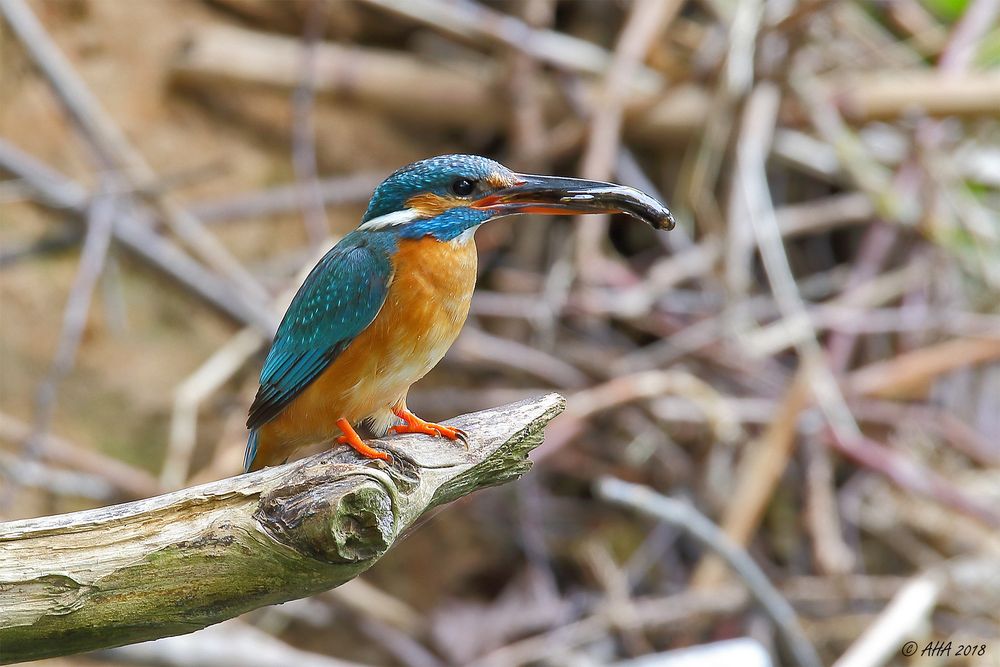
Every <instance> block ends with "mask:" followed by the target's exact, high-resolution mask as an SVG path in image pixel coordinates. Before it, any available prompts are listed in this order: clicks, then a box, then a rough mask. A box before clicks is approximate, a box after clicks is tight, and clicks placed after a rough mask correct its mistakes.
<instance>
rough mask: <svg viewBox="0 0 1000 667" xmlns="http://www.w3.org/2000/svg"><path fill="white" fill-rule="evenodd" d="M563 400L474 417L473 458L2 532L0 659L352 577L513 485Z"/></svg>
mask: <svg viewBox="0 0 1000 667" xmlns="http://www.w3.org/2000/svg"><path fill="white" fill-rule="evenodd" d="M564 405H565V401H564V399H563V398H562V397H561V396H559V395H557V394H548V395H546V396H542V397H540V398H534V399H528V400H525V401H521V402H519V403H514V404H511V405H507V406H503V407H500V408H494V409H491V410H486V411H483V412H479V413H474V414H470V415H464V416H462V417H458V418H456V419H455V420H454V421H453V422H452V423H454V424H455V425H456V426H460V427H462V428H463V429H465V430H466V431H467V432H468V433H469V440H470V444H469V448H468V450H464V449H462V448H461V447H460V446H456V445H455V443H451V442H446V441H441V440H434V439H429V438H425V437H419V436H394V437H392V438H388V439H386V440H380V441H376V442H375V443H374V444H375V446H377V447H382V448H385V449H387V450H388V451H390V452H392V454H393V456H394V463H393V464H392V465H390V466H386V465H385V464H383V463H381V462H372V461H359V459H358V456H357V455H356V454H355V453H354V452H353V451H352V450H349V449H347V448H342V447H338V448H335V449H334V450H331V451H328V452H324V453H322V454H318V455H316V456H313V457H310V458H306V459H302V460H299V461H296V462H294V463H291V464H288V465H284V466H276V467H273V468H266V469H264V470H262V471H259V472H256V473H252V474H248V475H240V476H238V477H232V478H228V479H224V480H220V481H217V482H212V483H209V484H205V485H202V486H198V487H193V488H190V489H184V490H182V491H177V492H175V493H170V494H167V495H163V496H158V497H155V498H150V499H148V500H141V501H137V502H133V503H127V504H124V505H116V506H112V507H105V508H101V509H96V510H90V511H85V512H77V513H73V514H64V515H59V516H52V517H44V518H40V519H28V520H23V521H13V522H10V523H6V524H0V563H2V566H0V645H2V646H3V653H2V655H0V662H3V663H10V662H18V661H23V660H34V659H38V658H43V657H49V656H56V655H67V654H71V653H75V652H80V651H87V650H93V649H97V648H104V647H111V646H120V645H123V644H128V643H134V642H138V641H144V640H148V639H155V638H158V637H166V636H171V635H178V634H184V633H187V632H192V631H194V630H197V629H199V628H202V627H205V626H207V625H211V624H213V623H218V622H220V621H223V620H225V619H228V618H232V617H234V616H237V615H238V614H241V613H243V612H246V611H249V610H251V609H255V608H257V607H261V606H264V605H268V604H275V603H279V602H285V601H287V600H292V599H296V598H301V597H305V596H307V595H311V594H314V593H317V592H320V591H323V590H327V589H330V588H333V587H335V586H338V585H340V584H342V583H344V582H346V581H349V580H350V579H353V578H354V577H355V576H357V575H358V574H359V573H361V572H362V571H364V570H366V569H367V568H368V567H370V566H371V565H372V564H373V563H374V562H375V561H377V560H378V559H379V558H380V557H381V556H382V555H383V554H384V553H385V552H386V551H387V550H388V549H389V547H391V546H392V544H393V543H394V542H395V540H396V539H397V537H399V536H400V535H401V534H402V533H403V532H404V531H405V530H406V529H407V528H408V527H410V526H411V525H413V523H414V521H416V520H417V519H418V518H419V517H420V516H421V515H422V514H424V513H425V512H426V511H427V510H429V509H430V508H433V507H435V506H437V505H441V504H443V503H447V502H450V501H452V500H455V499H456V498H459V497H461V496H464V495H466V494H468V493H471V492H472V491H475V490H477V489H480V488H483V487H487V486H493V485H496V484H501V483H504V482H506V481H509V480H512V479H515V478H517V477H519V476H520V475H521V474H522V473H524V472H525V471H526V470H527V469H528V468H529V466H530V462H529V461H528V460H527V458H526V455H527V453H528V452H529V451H530V450H531V449H533V448H534V447H536V446H537V445H538V444H539V443H540V442H541V438H542V428H543V427H544V426H545V424H546V423H548V421H549V420H551V419H552V418H553V417H554V416H555V415H557V414H558V413H559V412H561V411H562V409H563V406H564Z"/></svg>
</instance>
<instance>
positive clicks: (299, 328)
mask: <svg viewBox="0 0 1000 667" xmlns="http://www.w3.org/2000/svg"><path fill="white" fill-rule="evenodd" d="M394 249H395V240H394V239H393V238H392V236H391V235H388V234H378V233H376V234H366V233H363V232H357V231H355V232H351V233H350V234H348V235H347V236H345V237H344V238H343V239H341V240H340V242H339V243H338V244H337V245H335V246H334V247H333V248H332V249H331V250H330V252H328V253H327V254H326V255H325V256H324V257H323V259H321V260H320V262H319V263H318V264H317V265H316V267H315V268H314V269H313V270H312V271H311V272H310V274H309V276H308V277H307V278H306V280H305V282H304V283H303V284H302V287H300V288H299V291H298V293H297V294H296V295H295V298H294V299H292V303H291V305H290V306H289V307H288V311H287V312H286V313H285V317H284V319H282V320H281V324H280V325H279V326H278V333H277V334H276V335H275V337H274V343H273V344H272V346H271V351H270V352H269V353H268V355H267V359H266V360H265V361H264V368H263V369H262V370H261V372H260V389H258V390H257V397H256V398H255V399H254V402H253V405H251V406H250V414H249V417H248V418H247V428H250V429H256V428H259V427H260V426H262V425H264V424H266V423H267V422H268V421H270V420H271V419H273V418H274V417H276V416H277V415H278V414H279V413H280V412H281V411H282V410H283V409H284V408H285V407H286V406H287V405H288V404H289V403H291V401H292V400H293V399H294V398H295V397H296V396H298V395H299V394H300V393H301V392H302V391H303V390H304V389H305V388H306V387H308V386H309V384H310V383H311V382H312V381H313V380H315V379H316V378H317V377H318V376H319V375H320V374H321V373H322V372H323V370H324V369H325V368H326V367H327V366H328V365H329V364H330V362H332V361H333V360H334V359H335V358H336V357H337V355H338V354H340V353H341V352H342V351H343V350H344V349H345V348H346V347H347V346H348V345H349V344H350V343H351V341H352V340H354V338H355V337H356V336H357V335H358V334H359V333H361V332H362V331H364V330H365V328H366V327H367V326H368V325H369V324H371V323H372V320H374V319H375V316H376V315H377V314H378V311H379V310H380V309H381V308H382V304H383V303H384V302H385V297H386V294H387V293H388V291H389V283H390V282H391V280H392V263H391V260H390V257H391V254H392V252H393V250H394ZM248 450H249V447H248ZM247 455H248V459H249V460H251V461H252V456H251V455H250V452H249V451H248V452H247Z"/></svg>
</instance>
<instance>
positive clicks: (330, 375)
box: [258, 237, 476, 465]
mask: <svg viewBox="0 0 1000 667" xmlns="http://www.w3.org/2000/svg"><path fill="white" fill-rule="evenodd" d="M393 268H394V277H393V280H392V283H391V285H390V286H389V292H388V295H387V297H386V301H385V304H384V305H383V306H382V309H381V310H380V311H379V313H378V315H376V317H375V320H374V321H373V322H372V323H371V324H370V325H369V326H368V328H366V329H365V330H364V331H363V332H362V333H361V334H359V335H358V337H357V338H355V339H354V341H352V342H351V344H350V345H349V346H348V347H347V349H345V350H344V351H343V352H342V353H341V354H340V356H338V357H337V358H336V359H335V360H334V362H333V363H332V364H330V366H329V368H327V369H326V371H324V372H323V374H322V375H321V376H320V377H319V378H317V379H316V380H315V381H314V382H313V383H312V384H311V385H309V387H308V388H307V389H306V390H305V391H303V392H302V393H301V394H300V395H299V396H298V397H296V399H295V400H294V401H293V402H292V403H291V404H290V405H289V406H288V407H287V408H286V409H285V410H284V411H283V412H282V413H281V414H280V415H278V416H277V417H276V418H275V419H274V420H272V421H271V422H269V423H267V424H266V425H264V426H263V427H262V428H261V431H260V437H261V440H260V447H259V450H258V451H259V452H260V454H259V456H264V457H265V459H266V460H271V461H275V462H278V461H281V460H283V459H284V458H285V457H287V456H288V455H289V453H290V452H291V451H292V450H293V449H295V448H296V447H298V446H302V445H305V444H309V443H313V442H317V441H320V440H325V439H327V438H330V437H332V436H333V435H336V434H339V429H338V428H337V427H336V423H335V422H336V420H337V419H340V418H345V419H347V420H348V421H350V422H351V423H352V424H358V423H360V422H361V421H363V420H365V419H371V420H372V421H374V422H376V424H378V425H382V426H384V425H387V424H388V423H389V420H390V419H391V417H392V415H391V412H390V409H391V408H392V406H393V405H395V404H397V403H399V402H401V401H402V400H403V399H405V398H406V392H407V390H408V389H409V387H410V385H411V384H413V383H414V382H416V381H417V380H419V379H420V378H421V377H423V376H424V375H425V374H426V373H427V372H428V371H430V370H431V369H432V368H433V367H434V366H435V365H436V364H437V363H438V361H440V360H441V358H442V357H443V356H444V354H445V352H447V351H448V348H449V347H451V344H452V343H453V342H454V341H455V338H456V337H457V336H458V333H459V331H461V329H462V325H463V324H464V323H465V319H466V317H467V316H468V314H469V304H470V302H471V300H472V291H473V289H474V288H475V284H476V247H475V243H474V242H473V241H472V239H471V238H469V239H466V240H462V241H459V240H455V241H448V242H443V241H438V240H436V239H434V238H432V237H424V238H422V239H419V240H409V239H404V240H401V241H400V242H399V250H398V252H397V253H396V254H395V256H394V257H393ZM264 464H265V465H266V464H267V463H266V461H265V462H264Z"/></svg>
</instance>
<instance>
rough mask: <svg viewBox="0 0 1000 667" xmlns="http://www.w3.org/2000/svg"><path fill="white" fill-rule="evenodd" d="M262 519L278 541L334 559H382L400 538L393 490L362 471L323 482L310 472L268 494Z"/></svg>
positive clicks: (259, 514)
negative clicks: (359, 474)
mask: <svg viewBox="0 0 1000 667" xmlns="http://www.w3.org/2000/svg"><path fill="white" fill-rule="evenodd" d="M303 472H305V471H303ZM309 478H312V479H309ZM257 519H258V521H260V522H261V525H262V526H263V527H264V529H265V530H266V531H267V532H268V533H270V534H271V535H272V536H273V537H274V538H275V539H277V540H279V541H281V542H282V543H284V544H286V545H287V546H290V547H292V548H294V549H295V550H296V551H298V552H299V553H302V554H304V555H307V556H310V557H312V558H315V559H317V560H320V561H324V562H328V563H360V562H363V561H370V560H373V559H375V558H378V557H379V556H381V555H382V554H383V553H385V551H386V550H387V549H388V548H389V545H391V544H392V542H393V540H394V539H395V536H396V523H397V521H396V519H397V517H396V515H395V512H394V508H393V505H392V498H391V497H390V495H389V492H388V490H387V489H386V488H385V487H384V486H383V485H382V484H379V483H377V482H375V481H373V480H372V479H370V478H366V477H362V476H357V475H352V476H350V477H347V478H340V479H334V480H330V479H326V480H320V479H316V478H315V477H313V476H312V475H308V474H306V475H304V478H303V479H301V480H299V482H298V483H296V484H292V485H290V486H285V487H280V488H278V489H276V490H275V491H273V492H272V493H270V494H267V495H265V496H264V497H263V498H262V499H261V502H260V506H259V508H258V511H257Z"/></svg>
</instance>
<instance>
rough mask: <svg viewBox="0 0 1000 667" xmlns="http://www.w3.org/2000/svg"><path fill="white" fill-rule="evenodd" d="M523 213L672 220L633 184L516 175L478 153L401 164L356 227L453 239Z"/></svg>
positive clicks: (662, 223)
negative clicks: (618, 214) (610, 215)
mask: <svg viewBox="0 0 1000 667" xmlns="http://www.w3.org/2000/svg"><path fill="white" fill-rule="evenodd" d="M519 213H542V214H547V215H578V214H583V213H626V214H628V215H630V216H632V217H634V218H638V219H639V220H642V221H643V222H645V223H647V224H649V225H650V226H651V227H653V228H654V229H673V226H674V219H673V217H672V216H671V215H670V211H669V210H667V208H666V207H665V206H664V205H663V204H661V203H660V202H658V201H656V200H655V199H653V198H652V197H650V196H649V195H647V194H645V193H643V192H640V191H639V190H636V189H635V188H630V187H626V186H623V185H615V184H614V183H602V182H600V181H586V180H581V179H577V178H559V177H555V176H533V175H530V174H518V173H515V172H513V171H511V170H510V169H508V168H507V167H505V166H503V165H502V164H500V163H499V162H495V161H493V160H490V159H487V158H484V157H479V156H478V155H440V156H438V157H433V158H429V159H427V160H421V161H420V162H414V163H413V164H410V165H407V166H405V167H402V168H401V169H397V170H396V171H395V172H394V173H393V174H392V175H391V176H389V178H387V179H385V181H383V182H382V184H381V185H379V186H378V187H377V188H375V193H374V194H373V195H372V198H371V202H370V203H369V204H368V210H367V211H366V212H365V215H364V217H363V218H362V220H361V225H360V226H359V229H362V230H378V229H383V230H393V231H395V232H396V233H397V234H398V235H399V236H400V237H402V238H421V237H423V236H428V235H430V236H434V237H436V238H438V239H440V240H442V241H449V240H451V239H454V238H457V237H458V236H460V235H462V234H463V233H465V232H468V231H469V230H472V229H475V228H476V227H478V226H479V225H481V224H483V223H484V222H487V221H488V220H492V219H494V218H499V217H501V216H505V215H516V214H519Z"/></svg>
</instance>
